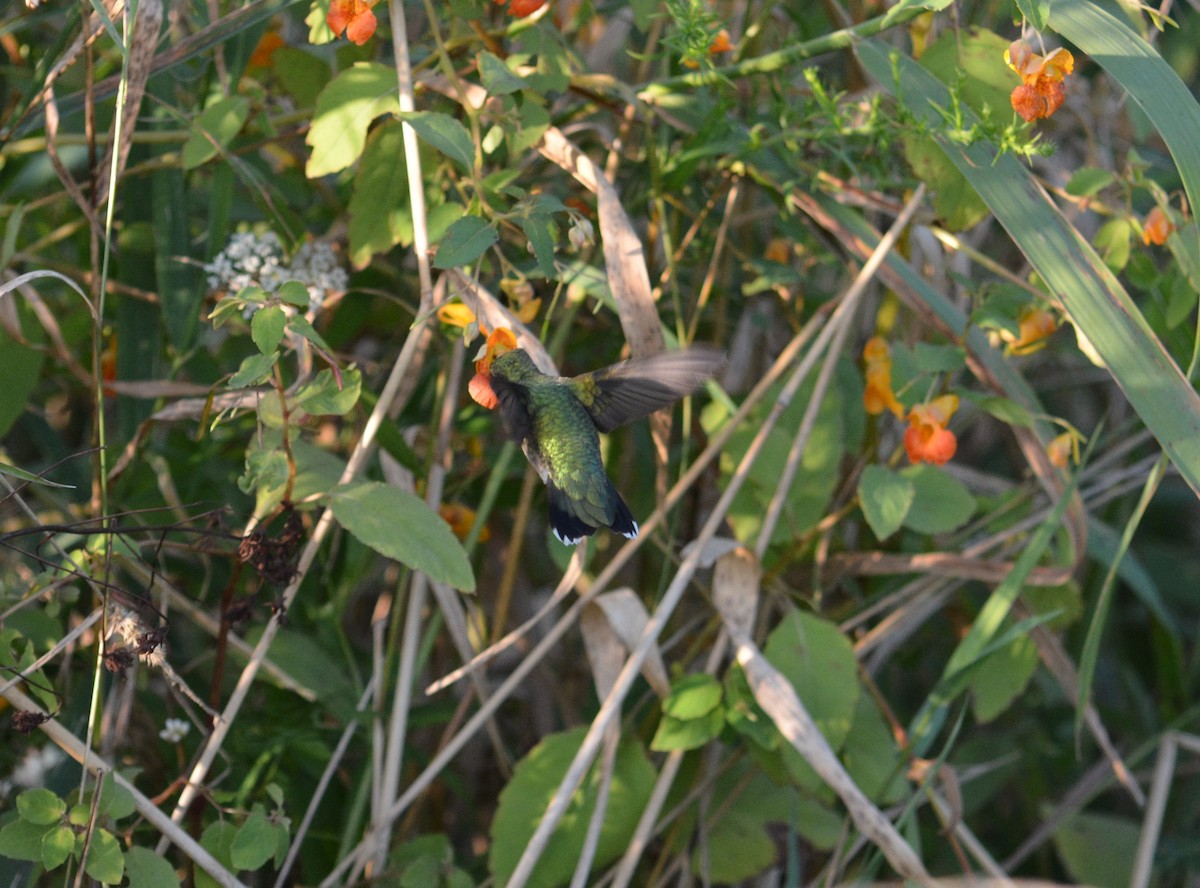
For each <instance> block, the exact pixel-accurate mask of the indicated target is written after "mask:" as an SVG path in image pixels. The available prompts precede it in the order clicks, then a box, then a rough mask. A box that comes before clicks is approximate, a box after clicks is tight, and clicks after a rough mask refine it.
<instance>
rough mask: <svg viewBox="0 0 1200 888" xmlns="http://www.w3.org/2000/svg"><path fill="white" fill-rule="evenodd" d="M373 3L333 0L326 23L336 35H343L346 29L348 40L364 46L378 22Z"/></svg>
mask: <svg viewBox="0 0 1200 888" xmlns="http://www.w3.org/2000/svg"><path fill="white" fill-rule="evenodd" d="M372 5H373V4H371V3H367V2H366V0H333V2H331V3H330V4H329V13H328V15H326V16H325V24H326V25H327V26H328V27H329V30H331V31H333V34H334V36H335V37H341V36H342V32H343V31H344V32H345V33H346V39H347V40H349V41H351V42H352V43H356V44H358V45H359V46H362V45H363V44H364V43H366V42H367V41H368V40H370V39H371V36H372V35H373V34H374V33H375V26H376V25H377V24H378V23H377V22H376V21H375V13H373V12H371V6H372Z"/></svg>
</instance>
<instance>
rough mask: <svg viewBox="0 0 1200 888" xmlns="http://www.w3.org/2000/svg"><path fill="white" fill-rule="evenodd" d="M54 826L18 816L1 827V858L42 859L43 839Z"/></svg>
mask: <svg viewBox="0 0 1200 888" xmlns="http://www.w3.org/2000/svg"><path fill="white" fill-rule="evenodd" d="M52 829H54V827H52V826H47V825H45V824H38V823H30V822H29V821H28V820H22V819H21V818H17V819H16V820H13V821H10V822H9V823H6V824H5V825H4V826H3V828H0V858H4V857H8V858H11V859H12V860H37V861H40V860H41V859H42V840H43V839H44V838H45V836H46V833H48V832H50V831H51V830H52Z"/></svg>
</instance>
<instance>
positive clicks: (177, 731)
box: [158, 718, 192, 743]
mask: <svg viewBox="0 0 1200 888" xmlns="http://www.w3.org/2000/svg"><path fill="white" fill-rule="evenodd" d="M191 729H192V726H191V725H190V724H188V723H187V722H186V721H184V720H183V719H181V718H169V719H167V720H166V722H165V723H164V726H163V729H162V730H161V731H159V732H158V736H159V737H161V738H162V739H163V740H166V741H167V742H168V743H178V742H179V741H180V740H182V739H183V738H184V737H186V736H187V733H188V731H190V730H191Z"/></svg>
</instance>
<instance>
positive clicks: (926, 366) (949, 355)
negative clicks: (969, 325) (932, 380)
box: [913, 342, 966, 373]
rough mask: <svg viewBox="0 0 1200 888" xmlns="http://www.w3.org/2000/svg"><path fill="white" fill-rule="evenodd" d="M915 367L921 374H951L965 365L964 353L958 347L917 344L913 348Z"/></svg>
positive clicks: (961, 348)
mask: <svg viewBox="0 0 1200 888" xmlns="http://www.w3.org/2000/svg"><path fill="white" fill-rule="evenodd" d="M913 355H914V357H915V358H916V359H917V367H918V368H919V369H920V370H921V372H922V373H953V372H955V371H957V370H961V369H962V368H963V365H964V364H965V363H966V351H965V350H964V349H963V347H962V346H960V345H934V344H932V343H929V342H918V343H917V344H916V346H915V347H914V348H913Z"/></svg>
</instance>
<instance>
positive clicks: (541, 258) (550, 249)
mask: <svg viewBox="0 0 1200 888" xmlns="http://www.w3.org/2000/svg"><path fill="white" fill-rule="evenodd" d="M517 221H518V222H519V223H520V225H521V230H522V231H524V232H525V237H527V238H528V239H529V246H531V247H532V248H533V255H534V258H535V259H537V264H538V270H539V271H540V272H541V273H542V274H544V275H545V276H546V277H547V278H549V279H551V280H553V279H554V278H555V277H557V272H556V271H555V268H554V239H555V235H557V233H558V226H557V225H555V223H554V219H553V218H552V217H551V216H548V215H546V214H545V213H534V214H532V215H530V216H524V217H522V218H520V219H518V220H517Z"/></svg>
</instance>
